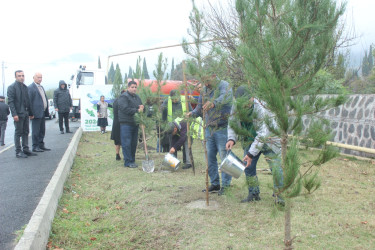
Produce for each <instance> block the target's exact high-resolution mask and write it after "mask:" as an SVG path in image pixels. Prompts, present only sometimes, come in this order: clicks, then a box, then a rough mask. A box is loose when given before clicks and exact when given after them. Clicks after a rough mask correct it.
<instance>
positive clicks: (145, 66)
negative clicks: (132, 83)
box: [142, 57, 150, 79]
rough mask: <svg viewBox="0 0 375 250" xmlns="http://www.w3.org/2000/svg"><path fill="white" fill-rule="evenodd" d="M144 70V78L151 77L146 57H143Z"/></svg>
mask: <svg viewBox="0 0 375 250" xmlns="http://www.w3.org/2000/svg"><path fill="white" fill-rule="evenodd" d="M142 72H143V77H144V79H150V76H149V74H148V70H147V64H146V57H145V58H143V68H142Z"/></svg>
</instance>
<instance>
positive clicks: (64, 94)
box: [53, 80, 73, 134]
mask: <svg viewBox="0 0 375 250" xmlns="http://www.w3.org/2000/svg"><path fill="white" fill-rule="evenodd" d="M53 103H54V105H55V110H56V111H57V112H58V114H59V127H60V133H61V134H64V127H63V122H64V123H65V131H66V132H67V133H72V132H71V131H70V129H69V112H70V110H72V108H73V102H72V98H71V97H70V94H69V90H68V88H67V84H66V83H65V81H64V80H61V81H60V82H59V88H58V89H56V90H55V92H54V93H53Z"/></svg>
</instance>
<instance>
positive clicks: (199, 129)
mask: <svg viewBox="0 0 375 250" xmlns="http://www.w3.org/2000/svg"><path fill="white" fill-rule="evenodd" d="M182 120H183V118H180V117H177V118H176V119H174V122H176V123H178V124H180V122H181V121H182ZM190 134H191V136H192V137H193V139H199V140H202V141H203V139H204V137H203V136H204V134H203V120H202V117H197V118H195V119H194V120H193V121H192V122H191V123H190Z"/></svg>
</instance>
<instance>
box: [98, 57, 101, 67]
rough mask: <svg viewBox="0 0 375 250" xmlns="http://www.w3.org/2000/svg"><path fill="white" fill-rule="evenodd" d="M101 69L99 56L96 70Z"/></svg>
mask: <svg viewBox="0 0 375 250" xmlns="http://www.w3.org/2000/svg"><path fill="white" fill-rule="evenodd" d="M101 68H102V64H101V62H100V56H98V69H101Z"/></svg>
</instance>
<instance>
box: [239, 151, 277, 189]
mask: <svg viewBox="0 0 375 250" xmlns="http://www.w3.org/2000/svg"><path fill="white" fill-rule="evenodd" d="M250 146H251V145H250ZM250 146H249V147H247V148H245V149H244V155H246V153H247V152H248V151H249V148H250ZM261 154H263V155H264V157H265V159H266V162H267V163H268V166H269V167H270V169H271V171H272V176H273V187H274V191H276V192H277V190H278V189H280V188H282V186H283V169H282V168H281V156H280V154H275V153H274V152H273V151H272V150H271V149H270V148H269V147H268V146H267V145H263V148H262V150H261V151H260V152H259V154H257V155H256V156H254V157H253V159H252V161H251V164H250V166H249V167H247V168H245V175H246V181H247V184H248V186H249V194H250V193H252V194H254V195H259V192H260V191H259V183H258V177H257V176H256V174H257V172H256V166H257V163H258V160H259V157H260V155H261ZM245 164H246V162H245Z"/></svg>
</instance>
